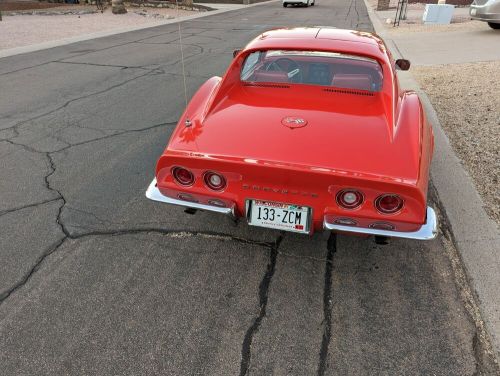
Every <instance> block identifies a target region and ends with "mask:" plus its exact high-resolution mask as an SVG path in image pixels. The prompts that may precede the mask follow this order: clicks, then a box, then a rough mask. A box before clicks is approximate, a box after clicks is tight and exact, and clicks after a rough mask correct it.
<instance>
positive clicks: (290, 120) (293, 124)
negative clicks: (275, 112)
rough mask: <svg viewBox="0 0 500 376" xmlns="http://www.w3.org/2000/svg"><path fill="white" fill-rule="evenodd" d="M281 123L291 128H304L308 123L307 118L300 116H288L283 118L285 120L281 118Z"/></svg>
mask: <svg viewBox="0 0 500 376" xmlns="http://www.w3.org/2000/svg"><path fill="white" fill-rule="evenodd" d="M281 124H283V125H284V126H286V127H288V128H291V129H295V128H302V127H305V126H306V125H307V120H306V119H302V118H298V117H292V116H288V117H286V118H283V120H281Z"/></svg>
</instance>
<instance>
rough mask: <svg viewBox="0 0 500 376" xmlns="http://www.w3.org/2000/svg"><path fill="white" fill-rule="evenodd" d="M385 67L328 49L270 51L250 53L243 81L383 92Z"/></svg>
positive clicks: (365, 59)
mask: <svg viewBox="0 0 500 376" xmlns="http://www.w3.org/2000/svg"><path fill="white" fill-rule="evenodd" d="M382 77H383V76H382V68H381V67H380V64H379V63H378V62H377V61H376V60H373V59H369V58H366V57H362V56H356V55H348V54H342V53H336V52H325V51H288V50H267V51H255V52H252V53H250V54H249V55H248V56H247V57H246V59H245V63H244V64H243V68H242V70H241V80H242V81H244V82H270V83H285V82H286V83H294V84H307V85H319V86H332V87H337V88H344V89H357V90H367V91H372V92H374V91H380V90H381V88H382Z"/></svg>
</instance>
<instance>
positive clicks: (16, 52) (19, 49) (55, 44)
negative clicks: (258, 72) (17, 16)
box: [0, 0, 278, 59]
mask: <svg viewBox="0 0 500 376" xmlns="http://www.w3.org/2000/svg"><path fill="white" fill-rule="evenodd" d="M277 1H278V0H270V1H264V2H260V3H255V4H250V5H231V6H230V7H229V6H227V4H221V5H222V6H221V7H220V8H219V9H217V10H213V11H208V12H201V13H199V14H193V15H192V16H185V17H179V18H175V19H171V20H165V21H162V22H159V23H156V24H155V25H141V26H132V27H126V28H121V29H114V30H107V31H99V32H96V33H90V34H85V35H80V36H77V37H71V38H64V39H59V40H55V41H49V42H43V43H38V44H33V45H30V46H23V47H15V48H9V49H6V50H2V51H0V59H1V58H2V57H8V56H14V55H19V54H26V53H29V52H35V51H40V50H45V49H48V48H54V47H59V46H65V45H67V44H71V43H77V42H83V41H86V40H90V39H97V38H104V37H108V36H110V35H115V34H122V33H127V32H129V31H136V30H143V29H151V28H153V27H158V26H163V25H169V24H175V23H177V22H183V21H189V20H194V19H197V18H202V17H207V16H213V15H215V14H221V13H226V12H230V11H233V10H238V9H242V8H251V7H256V6H260V5H264V4H269V3H273V2H277ZM203 5H204V6H210V7H215V6H217V4H214V5H213V4H203Z"/></svg>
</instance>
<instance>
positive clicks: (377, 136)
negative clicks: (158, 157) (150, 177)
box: [168, 88, 420, 182]
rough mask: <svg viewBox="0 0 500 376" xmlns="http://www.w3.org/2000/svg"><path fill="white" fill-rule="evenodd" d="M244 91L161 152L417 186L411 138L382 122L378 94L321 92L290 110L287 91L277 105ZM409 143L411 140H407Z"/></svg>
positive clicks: (415, 149) (415, 148) (291, 98)
mask: <svg viewBox="0 0 500 376" xmlns="http://www.w3.org/2000/svg"><path fill="white" fill-rule="evenodd" d="M246 90H254V92H252V93H248V92H247V93H246V94H247V95H245V90H242V91H240V92H238V94H237V95H232V96H228V97H226V98H225V99H224V100H223V101H221V102H219V105H218V106H216V107H215V108H213V109H212V110H211V111H210V112H209V114H208V115H207V116H206V117H205V118H204V119H203V121H195V122H194V124H193V126H191V127H189V128H184V127H182V129H181V130H179V131H178V132H176V134H174V136H173V137H172V139H171V141H170V144H169V147H168V150H177V151H181V150H185V151H196V152H199V153H203V154H207V155H211V156H214V157H215V156H217V157H230V158H232V159H233V158H238V159H240V158H241V159H243V160H245V161H246V162H248V163H255V161H269V162H275V163H276V162H277V163H283V164H286V165H290V164H292V165H300V166H306V167H308V168H311V167H313V168H318V169H328V170H335V171H337V172H339V173H342V172H351V173H353V172H354V173H360V174H363V175H372V176H374V177H377V176H379V177H391V178H395V179H398V180H399V179H401V180H402V181H406V182H415V181H416V180H417V179H418V171H419V158H420V152H419V144H420V140H419V139H418V137H419V135H415V134H411V133H405V132H398V129H397V128H396V127H393V126H392V125H391V124H390V123H389V122H388V120H387V117H386V116H385V113H386V110H385V109H384V104H383V103H384V101H383V98H382V94H380V93H376V94H374V95H368V94H366V93H365V94H364V95H363V94H359V93H358V95H356V94H353V93H350V94H349V93H328V94H325V93H322V95H323V96H322V97H318V96H316V97H315V98H314V97H313V96H309V97H307V98H305V99H304V100H301V101H300V102H299V103H297V100H296V98H297V97H296V96H289V95H287V94H288V93H287V90H284V91H283V96H280V97H279V98H277V97H276V95H273V96H272V97H270V96H268V97H267V98H266V96H265V95H264V96H261V97H259V96H258V90H259V88H247V89H246ZM278 90H279V89H276V91H278ZM273 94H274V93H273ZM280 94H281V93H280ZM256 98H258V99H256ZM263 103H264V105H263ZM311 108H314V110H312V109H311ZM285 118H295V119H302V120H304V121H305V122H307V124H306V125H305V126H303V127H301V128H296V129H291V128H289V127H287V126H285V125H284V124H283V123H284V122H285V123H286V121H284V119H285ZM412 137H413V138H417V139H413V140H411V139H409V138H412Z"/></svg>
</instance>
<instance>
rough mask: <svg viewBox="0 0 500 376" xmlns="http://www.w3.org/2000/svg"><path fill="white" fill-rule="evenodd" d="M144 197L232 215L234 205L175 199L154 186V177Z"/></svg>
mask: <svg viewBox="0 0 500 376" xmlns="http://www.w3.org/2000/svg"><path fill="white" fill-rule="evenodd" d="M146 197H147V198H149V199H150V200H153V201H159V202H163V203H165V204H171V205H178V206H183V207H185V208H192V209H199V210H207V211H211V212H216V213H221V214H225V215H229V216H231V217H234V205H233V206H232V207H230V208H219V207H217V206H211V205H206V204H199V203H197V202H189V201H183V200H177V199H175V198H171V197H167V196H164V195H162V194H161V192H160V190H159V189H158V187H157V186H156V179H153V181H152V182H151V184H149V187H148V190H147V191H146Z"/></svg>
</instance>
